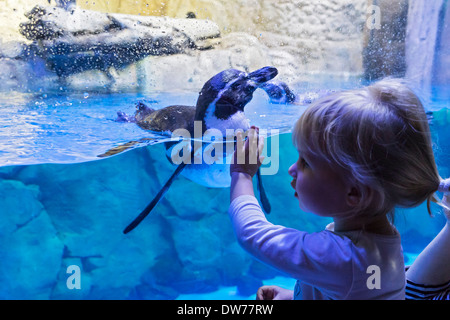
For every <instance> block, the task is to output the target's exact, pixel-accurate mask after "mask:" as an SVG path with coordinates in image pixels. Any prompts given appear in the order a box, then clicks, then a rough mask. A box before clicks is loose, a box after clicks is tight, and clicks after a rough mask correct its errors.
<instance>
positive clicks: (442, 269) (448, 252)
mask: <svg viewBox="0 0 450 320" xmlns="http://www.w3.org/2000/svg"><path fill="white" fill-rule="evenodd" d="M442 202H443V203H444V204H445V205H446V206H449V205H450V196H444V199H443V200H442ZM445 215H446V216H447V223H446V224H445V226H444V228H443V229H442V230H441V232H440V233H439V234H438V235H437V236H436V237H435V238H434V239H433V241H431V242H430V244H429V245H428V246H427V247H426V248H425V249H424V250H423V251H422V252H421V253H420V254H419V256H418V257H417V258H416V260H415V261H414V263H413V264H412V265H411V267H410V268H409V269H408V271H407V273H406V276H407V278H408V280H410V281H412V282H415V283H420V284H426V285H440V284H443V283H445V282H447V281H449V280H450V210H445Z"/></svg>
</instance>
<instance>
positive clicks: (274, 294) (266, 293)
mask: <svg viewBox="0 0 450 320" xmlns="http://www.w3.org/2000/svg"><path fill="white" fill-rule="evenodd" d="M293 298H294V292H293V291H292V290H288V289H283V288H281V287H278V286H262V287H260V288H259V289H258V291H257V292H256V300H292V299H293Z"/></svg>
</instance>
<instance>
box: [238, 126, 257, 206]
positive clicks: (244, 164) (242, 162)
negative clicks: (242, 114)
mask: <svg viewBox="0 0 450 320" xmlns="http://www.w3.org/2000/svg"><path fill="white" fill-rule="evenodd" d="M258 133H259V129H258V128H257V127H254V126H252V127H251V129H250V130H249V131H248V139H247V140H246V141H245V143H239V142H240V141H243V139H242V132H240V131H239V132H237V134H236V138H237V140H238V143H237V147H236V150H235V152H234V156H233V163H232V164H231V165H230V175H231V188H230V202H233V200H234V199H236V198H237V197H239V196H242V195H250V196H255V194H254V192H253V180H252V179H253V176H254V175H255V174H256V172H257V171H258V169H259V167H260V166H261V163H262V161H263V157H261V156H260V155H261V153H262V150H263V148H264V138H262V137H259V134H258ZM256 152H257V154H256V155H255V154H254V153H256ZM251 156H253V157H251ZM249 159H257V161H256V163H253V164H252V163H251V161H250V160H249ZM253 162H254V161H253Z"/></svg>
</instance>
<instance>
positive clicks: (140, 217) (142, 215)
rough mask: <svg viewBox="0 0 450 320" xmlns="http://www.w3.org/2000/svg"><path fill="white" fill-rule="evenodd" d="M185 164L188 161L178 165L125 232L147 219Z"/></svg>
mask: <svg viewBox="0 0 450 320" xmlns="http://www.w3.org/2000/svg"><path fill="white" fill-rule="evenodd" d="M185 166H186V163H184V162H183V163H181V164H180V165H178V167H177V169H176V170H175V172H174V173H173V174H172V176H171V177H170V178H169V180H167V182H166V184H165V185H164V187H162V189H161V190H159V192H158V194H157V195H156V197H155V198H154V199H153V200H152V202H150V204H149V205H148V206H147V207H146V208H145V209H144V210H143V211H142V212H141V213H140V214H139V215H138V216H137V218H136V219H134V220H133V222H131V223H130V224H129V225H128V227H126V228H125V230H123V233H124V234H127V233H128V232H130V231H131V230H133V229H134V228H136V227H137V226H138V225H139V223H141V221H142V220H144V219H145V217H146V216H147V215H148V214H149V213H150V211H152V210H153V208H154V207H155V206H156V205H157V204H158V202H159V201H160V200H161V199H162V198H163V197H164V194H165V193H166V192H167V190H169V188H170V185H171V184H172V182H173V181H174V180H175V178H176V177H177V176H178V175H179V174H180V172H181V171H183V169H184V167H185Z"/></svg>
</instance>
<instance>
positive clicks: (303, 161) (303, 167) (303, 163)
mask: <svg viewBox="0 0 450 320" xmlns="http://www.w3.org/2000/svg"><path fill="white" fill-rule="evenodd" d="M299 161H300V168H302V169H306V168H309V164H308V162H306V160H305V159H304V158H302V157H300V159H299Z"/></svg>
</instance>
